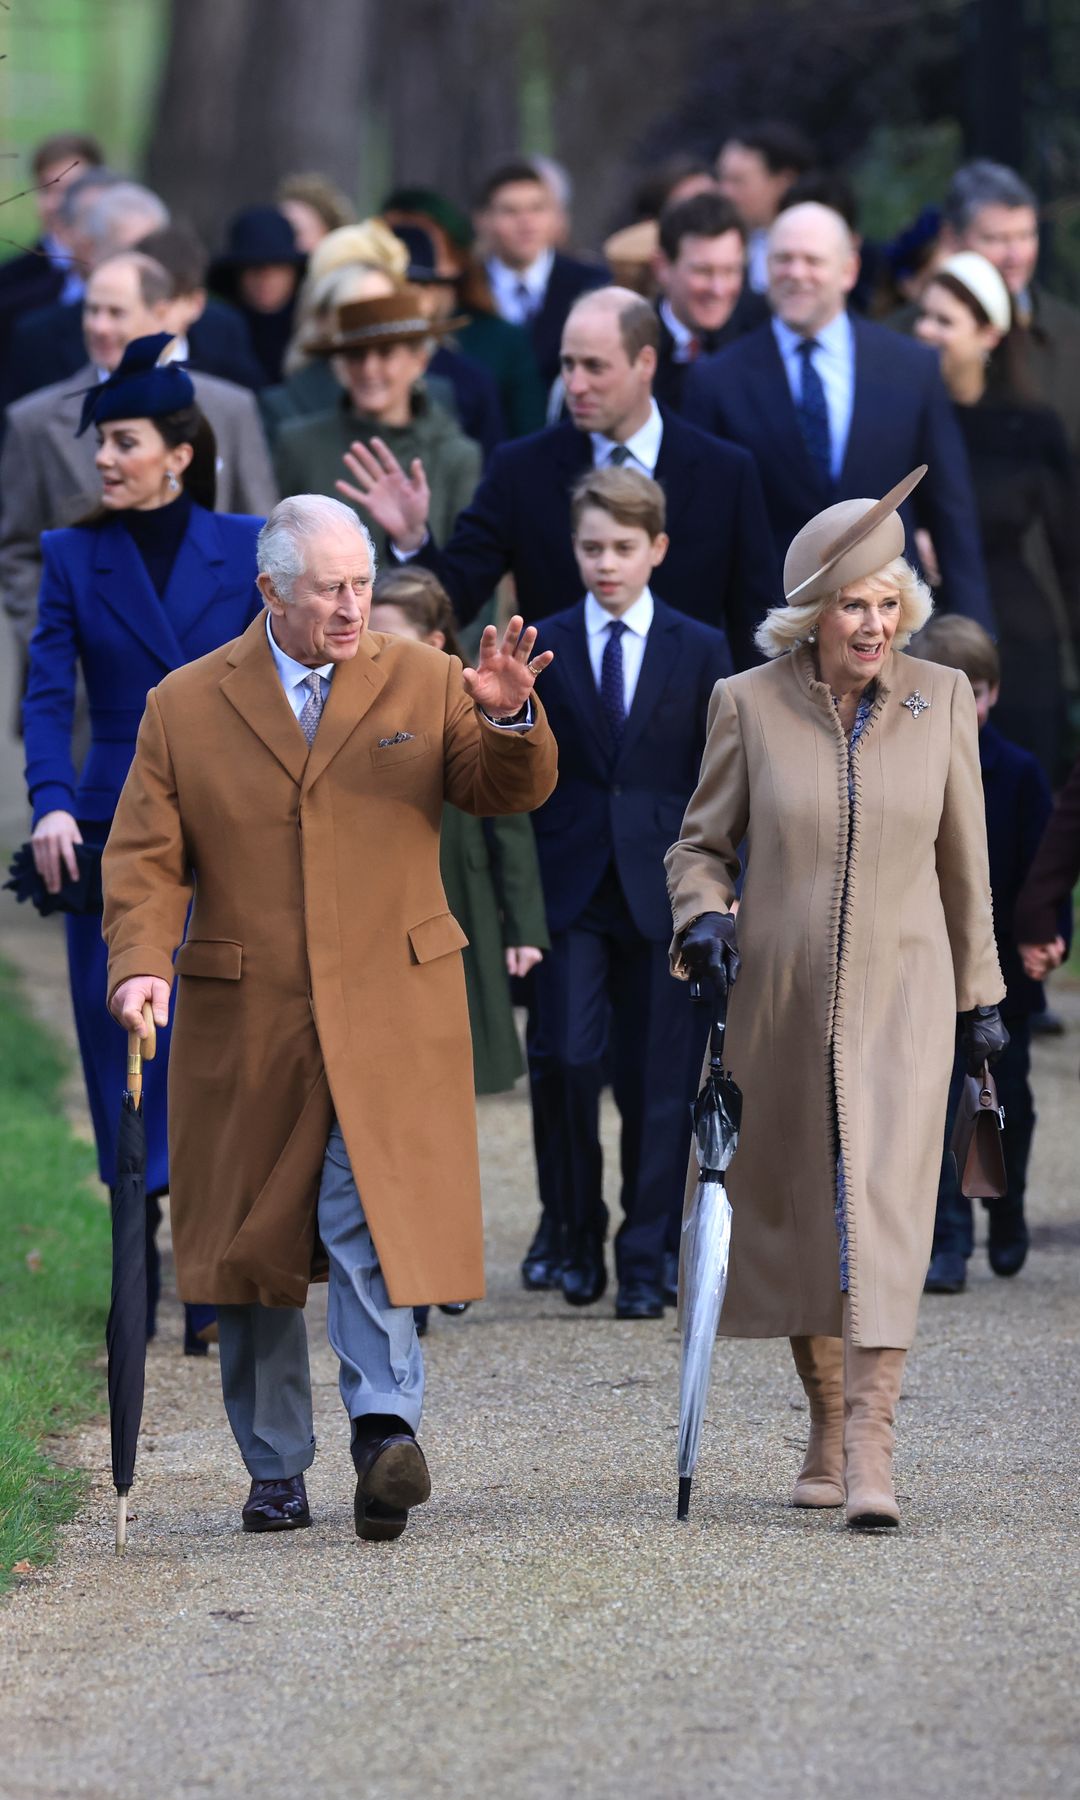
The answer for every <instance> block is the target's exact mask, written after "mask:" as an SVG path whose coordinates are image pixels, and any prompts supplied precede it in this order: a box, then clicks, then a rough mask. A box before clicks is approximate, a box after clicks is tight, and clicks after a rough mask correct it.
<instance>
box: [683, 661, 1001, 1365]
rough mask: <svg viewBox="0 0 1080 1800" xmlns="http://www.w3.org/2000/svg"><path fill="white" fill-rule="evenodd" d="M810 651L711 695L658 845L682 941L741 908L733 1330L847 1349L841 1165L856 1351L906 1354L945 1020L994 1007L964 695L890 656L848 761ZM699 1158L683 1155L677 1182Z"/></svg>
mask: <svg viewBox="0 0 1080 1800" xmlns="http://www.w3.org/2000/svg"><path fill="white" fill-rule="evenodd" d="M853 770H854V774H853V786H854V807H853V809H852V810H851V814H850V820H849V787H848V744H847V739H846V737H845V734H844V731H843V728H842V726H841V724H840V721H839V718H838V715H837V711H836V707H835V706H834V704H833V700H832V696H831V694H830V692H829V689H828V688H827V687H826V686H825V685H824V684H823V683H822V682H821V681H819V680H818V679H817V676H816V671H815V664H814V661H813V657H812V654H811V652H810V651H809V650H807V649H805V648H803V649H799V650H795V651H793V652H791V653H789V654H787V655H785V656H782V657H779V658H777V659H776V661H774V662H771V663H768V664H766V665H765V666H764V667H761V668H756V669H749V670H747V671H746V672H745V673H743V674H740V675H736V676H734V677H733V678H732V679H730V680H727V681H721V682H718V683H717V686H716V689H715V691H714V694H713V698H712V703H711V714H710V726H709V736H708V741H707V744H706V749H705V755H704V758H703V761H702V765H701V778H700V781H699V784H698V788H697V791H696V792H695V794H694V797H693V799H692V800H691V802H690V805H689V807H688V809H687V813H686V817H685V820H684V822H683V831H682V837H681V838H680V840H679V842H678V843H677V844H675V845H673V846H672V848H671V849H670V850H669V852H668V855H667V859H666V863H667V871H668V890H669V893H670V896H671V905H672V913H673V917H674V923H675V938H674V941H673V944H672V966H673V968H674V970H675V972H676V973H684V971H683V970H682V969H681V968H680V963H679V941H680V937H681V934H682V933H683V932H684V931H685V930H686V928H687V926H688V925H689V924H690V923H691V921H692V920H693V919H695V918H697V917H699V916H700V914H702V913H706V912H726V911H727V910H728V909H729V907H730V905H731V902H732V900H733V898H734V894H735V882H736V877H737V875H738V872H739V846H740V844H741V843H742V842H743V840H744V839H745V840H746V844H747V849H748V858H747V872H746V880H745V885H744V888H743V893H742V899H741V902H740V906H739V914H738V941H739V948H740V951H741V953H742V968H741V971H740V973H739V976H738V979H737V980H736V982H735V984H734V987H733V989H732V993H731V1005H730V1013H729V1019H728V1029H727V1041H726V1046H725V1061H726V1062H727V1063H728V1064H729V1065H730V1068H731V1070H732V1073H733V1074H734V1076H735V1079H736V1081H737V1082H738V1084H739V1086H740V1087H741V1089H742V1091H743V1097H744V1099H743V1119H742V1130H741V1135H740V1139H739V1146H738V1149H737V1151H736V1154H735V1159H734V1162H733V1163H732V1166H731V1170H730V1175H729V1192H730V1196H731V1205H732V1242H731V1264H730V1271H729V1281H728V1289H727V1295H726V1298H725V1302H724V1307H723V1312H722V1314H721V1320H720V1330H721V1332H722V1333H723V1334H726V1335H728V1336H733V1337H778V1336H783V1337H794V1336H803V1335H827V1336H833V1337H836V1336H839V1335H840V1332H841V1294H840V1269H839V1250H838V1234H837V1228H836V1220H835V1204H836V1192H837V1188H836V1176H837V1155H838V1153H839V1154H842V1156H843V1161H844V1174H845V1184H846V1216H847V1230H848V1254H849V1295H850V1306H851V1325H852V1335H853V1338H854V1341H855V1342H856V1343H858V1344H861V1345H863V1346H865V1347H867V1348H874V1347H880V1346H892V1347H893V1348H896V1349H903V1348H907V1347H908V1346H909V1345H910V1344H911V1342H912V1339H913V1337H914V1334H915V1323H916V1316H917V1313H918V1306H919V1298H920V1295H921V1293H922V1286H923V1280H924V1277H925V1275H926V1268H927V1264H928V1262H929V1258H930V1246H931V1239H932V1235H933V1225H934V1211H935V1205H936V1200H937V1189H938V1177H939V1174H940V1170H941V1155H942V1138H943V1130H944V1122H945V1104H946V1099H947V1095H948V1087H949V1075H950V1071H951V1069H952V1063H953V1055H954V1047H955V1029H956V1014H957V1012H958V1011H961V1012H963V1011H967V1010H968V1009H969V1008H971V1007H973V1006H979V1005H993V1004H996V1003H998V1002H1000V1000H1001V999H1002V997H1003V995H1004V991H1005V988H1004V983H1003V981H1002V979H1001V971H1000V969H999V967H998V959H997V952H996V949H995V945H994V933H993V918H992V912H991V902H990V883H989V872H988V866H987V853H986V825H985V815H984V810H983V793H982V782H981V777H980V771H979V747H978V732H977V722H976V716H975V701H974V696H973V694H972V691H971V685H970V683H969V681H968V679H967V677H966V676H965V675H962V674H960V673H959V672H957V671H956V670H953V669H946V668H942V667H940V666H938V665H936V664H934V663H927V662H921V661H916V660H914V659H913V658H911V657H907V656H904V655H903V654H902V653H900V652H899V651H892V652H890V654H889V656H888V657H887V659H886V663H885V666H884V668H883V672H882V675H881V676H880V678H879V680H878V686H877V697H876V701H875V704H874V706H873V710H872V712H871V715H870V718H869V720H868V722H867V725H866V728H865V730H864V732H863V734H862V737H861V738H860V740H859V742H858V744H857V746H856V748H855V751H854V756H853ZM696 1176H697V1166H696V1162H695V1161H694V1159H693V1158H691V1189H692V1185H693V1181H695V1180H696Z"/></svg>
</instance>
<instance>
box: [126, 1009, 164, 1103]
mask: <svg viewBox="0 0 1080 1800" xmlns="http://www.w3.org/2000/svg"><path fill="white" fill-rule="evenodd" d="M142 1016H143V1023H144V1025H145V1026H146V1036H145V1037H144V1038H141V1037H140V1036H139V1034H138V1032H137V1031H129V1032H128V1055H127V1076H128V1081H127V1084H128V1093H129V1094H130V1095H131V1098H132V1099H133V1100H134V1102H135V1104H136V1106H138V1104H139V1102H140V1100H141V1099H142V1066H143V1063H144V1062H153V1060H154V1058H155V1056H156V1055H157V1028H156V1026H155V1025H154V1009H153V1007H152V1006H151V1004H150V1002H149V1000H144V1001H143V1009H142Z"/></svg>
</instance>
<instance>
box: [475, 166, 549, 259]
mask: <svg viewBox="0 0 1080 1800" xmlns="http://www.w3.org/2000/svg"><path fill="white" fill-rule="evenodd" d="M478 224H479V227H480V231H481V234H482V236H483V238H484V240H485V242H486V244H487V247H488V250H489V251H490V253H491V254H492V255H493V256H497V257H498V259H499V261H500V262H503V263H505V264H506V266H507V268H508V269H527V268H528V267H529V265H530V263H534V262H535V261H536V259H537V257H538V256H542V255H543V253H544V251H545V250H550V249H551V247H552V245H553V244H554V242H555V238H556V236H557V233H558V228H559V217H558V210H557V208H556V205H555V202H554V200H553V198H552V196H551V193H550V191H549V190H548V188H547V187H546V186H545V184H544V183H543V182H542V181H508V182H507V183H506V186H505V187H501V188H497V189H496V191H495V193H494V194H493V195H492V196H491V199H490V200H489V201H488V204H487V206H486V207H485V208H484V209H483V211H482V212H481V214H480V216H479V219H478Z"/></svg>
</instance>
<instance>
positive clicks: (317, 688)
mask: <svg viewBox="0 0 1080 1800" xmlns="http://www.w3.org/2000/svg"><path fill="white" fill-rule="evenodd" d="M301 686H302V687H306V688H307V691H308V697H307V699H306V700H305V701H304V706H303V711H302V712H301V714H300V729H301V731H302V732H303V734H304V736H305V737H306V738H307V741H308V747H309V748H310V746H311V745H312V744H313V743H314V742H315V733H316V732H317V731H318V729H319V720H320V719H321V718H322V709H323V678H322V676H321V675H309V676H308V677H307V679H306V681H303V682H302V683H301Z"/></svg>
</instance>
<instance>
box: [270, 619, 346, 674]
mask: <svg viewBox="0 0 1080 1800" xmlns="http://www.w3.org/2000/svg"><path fill="white" fill-rule="evenodd" d="M270 616H271V615H270V609H269V607H268V608H267V611H266V635H267V638H268V639H269V641H270V654H271V656H272V657H273V659H274V664H275V667H276V668H277V672H278V674H279V675H280V677H281V685H282V687H283V688H284V689H285V692H286V693H288V692H289V690H290V688H295V687H299V686H300V683H301V682H302V681H306V680H307V678H308V676H309V675H321V676H322V678H323V680H324V681H329V680H330V677H331V676H332V675H333V673H334V665H333V663H332V662H328V663H323V664H322V666H321V668H318V669H309V668H308V666H307V664H306V663H300V662H297V660H296V658H295V657H294V656H286V654H285V652H284V650H283V649H282V648H281V645H280V644H279V643H278V641H277V639H276V638H275V636H274V634H273V632H272V631H271V629H270Z"/></svg>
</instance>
